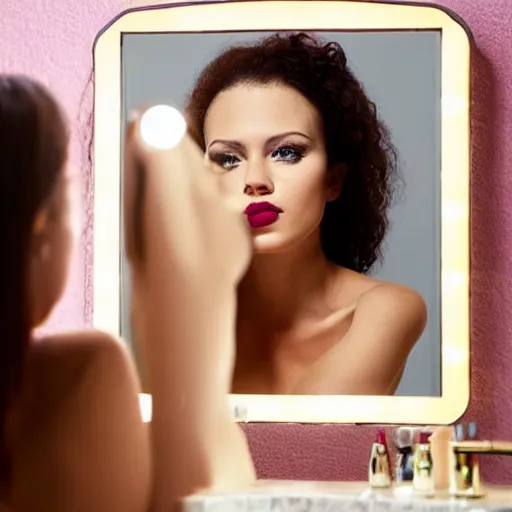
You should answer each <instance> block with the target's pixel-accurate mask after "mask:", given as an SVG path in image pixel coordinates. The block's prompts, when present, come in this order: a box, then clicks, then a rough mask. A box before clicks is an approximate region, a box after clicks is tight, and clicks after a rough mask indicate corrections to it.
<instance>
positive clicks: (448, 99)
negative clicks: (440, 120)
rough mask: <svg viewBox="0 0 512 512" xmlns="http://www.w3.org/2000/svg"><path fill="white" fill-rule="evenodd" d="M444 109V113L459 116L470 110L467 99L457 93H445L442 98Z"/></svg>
mask: <svg viewBox="0 0 512 512" xmlns="http://www.w3.org/2000/svg"><path fill="white" fill-rule="evenodd" d="M441 104H442V111H443V114H444V115H448V116H457V115H459V114H461V113H462V112H464V111H467V110H468V104H467V102H466V100H465V99H464V98H463V97H461V96H459V95H457V94H450V93H448V94H445V95H444V96H443V98H442V99H441Z"/></svg>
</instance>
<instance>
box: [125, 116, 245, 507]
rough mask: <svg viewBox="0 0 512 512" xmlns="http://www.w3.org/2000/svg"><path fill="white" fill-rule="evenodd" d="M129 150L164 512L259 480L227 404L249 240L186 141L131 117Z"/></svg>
mask: <svg viewBox="0 0 512 512" xmlns="http://www.w3.org/2000/svg"><path fill="white" fill-rule="evenodd" d="M126 147H127V153H126V157H125V161H126V164H125V189H124V190H125V192H124V193H125V195H124V201H125V226H126V228H125V229H126V237H125V239H126V248H127V255H128V259H129V262H130V266H131V271H132V279H133V295H132V297H133V299H132V300H133V304H132V321H133V323H132V325H133V329H134V331H135V338H136V340H137V342H138V343H139V344H140V349H141V350H140V351H141V355H142V357H143V359H144V364H145V368H146V372H147V383H148V387H149V392H150V393H151V394H152V396H153V417H152V422H151V425H150V432H151V442H152V458H153V477H154V510H157V511H160V510H162V511H164V510H169V507H171V506H172V505H173V504H175V503H176V501H177V500H178V499H179V498H181V497H183V496H186V495H188V494H191V493H194V492H196V491H200V490H202V489H207V488H218V489H229V488H233V487H236V486H238V485H247V484H249V483H251V482H252V480H253V478H254V470H253V466H252V462H251V459H250V455H249V451H248V448H247V445H246V442H245V439H244V436H243V434H242V432H241V430H240V429H239V428H238V426H237V425H236V424H235V423H233V421H232V417H231V414H230V411H229V409H228V401H227V400H228V393H229V389H230V383H231V376H232V369H233V364H234V356H235V354H234V350H235V340H234V336H235V314H236V293H235V290H236V286H237V283H238V280H239V278H240V277H241V275H242V273H243V271H244V270H245V268H246V266H247V265H248V262H249V257H250V239H249V234H248V233H247V228H246V226H245V224H244V222H243V219H242V217H241V215H240V214H239V213H235V212H233V211H231V210H230V209H229V208H227V207H226V205H225V202H224V201H223V198H222V197H221V195H220V192H219V189H218V187H217V183H216V181H215V177H214V176H213V174H210V173H209V172H208V171H207V170H206V168H205V167H204V163H203V155H202V154H201V152H200V151H199V149H198V148H197V147H196V146H195V145H194V143H193V142H192V141H191V140H190V139H189V138H188V137H187V136H186V137H185V138H184V139H183V140H182V142H181V143H180V144H179V145H178V146H177V147H176V148H174V149H172V150H168V151H157V150H151V149H150V148H149V147H147V146H146V145H145V144H144V143H143V142H142V140H141V139H140V135H139V129H138V122H137V121H134V122H132V124H131V125H130V126H129V127H128V129H127V144H126ZM137 166H138V167H137ZM138 172H140V174H139V175H138V174H137V173H138ZM140 177H142V180H143V183H141V181H140V180H139V178H140ZM141 185H143V186H142V189H141ZM141 190H143V193H142V194H140V192H141ZM137 194H139V195H137Z"/></svg>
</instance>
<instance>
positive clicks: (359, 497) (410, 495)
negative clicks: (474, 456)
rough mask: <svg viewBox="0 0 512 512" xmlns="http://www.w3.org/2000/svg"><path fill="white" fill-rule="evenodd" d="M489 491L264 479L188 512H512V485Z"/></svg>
mask: <svg viewBox="0 0 512 512" xmlns="http://www.w3.org/2000/svg"><path fill="white" fill-rule="evenodd" d="M485 489H486V496H485V497H483V498H480V499H460V498H457V499H456V498H451V497H450V496H449V495H448V494H447V493H438V494H437V495H436V496H435V497H433V498H423V497H420V496H418V495H417V494H415V493H414V492H413V491H412V489H411V488H410V487H409V486H407V487H396V488H393V489H386V490H371V489H370V488H369V487H368V484H367V483H366V482H306V481H284V480H276V481H269V480H260V481H258V483H257V484H256V485H255V486H254V487H251V488H249V489H240V490H237V491H235V492H229V493H222V492H205V493H201V494H196V495H194V496H191V497H189V498H187V499H186V500H185V502H184V507H183V512H391V511H398V512H445V511H446V512H458V511H468V512H469V511H471V512H485V511H487V510H490V511H493V512H497V511H500V512H501V511H511V512H512V487H499V486H486V488H485Z"/></svg>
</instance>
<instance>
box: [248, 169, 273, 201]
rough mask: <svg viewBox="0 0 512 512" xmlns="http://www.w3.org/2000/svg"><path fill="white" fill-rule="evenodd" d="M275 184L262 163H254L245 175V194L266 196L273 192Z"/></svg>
mask: <svg viewBox="0 0 512 512" xmlns="http://www.w3.org/2000/svg"><path fill="white" fill-rule="evenodd" d="M273 191H274V184H273V183H272V180H271V179H270V176H269V175H268V173H267V172H266V170H265V166H264V165H262V164H252V165H250V166H249V168H248V170H247V173H246V175H245V187H244V194H246V195H248V196H266V195H269V194H272V192H273Z"/></svg>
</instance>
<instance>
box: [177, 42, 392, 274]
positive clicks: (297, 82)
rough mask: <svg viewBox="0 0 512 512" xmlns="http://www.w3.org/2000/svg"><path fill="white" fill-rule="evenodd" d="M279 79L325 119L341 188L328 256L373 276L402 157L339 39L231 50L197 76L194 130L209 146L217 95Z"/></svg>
mask: <svg viewBox="0 0 512 512" xmlns="http://www.w3.org/2000/svg"><path fill="white" fill-rule="evenodd" d="M276 82H277V83H282V84H284V85H287V86H290V87H293V88H294V89H296V90H297V91H299V92H300V93H301V94H302V95H303V96H304V97H306V98H307V99H308V100H309V101H310V102H311V103H312V104H313V105H314V106H315V107H316V109H317V110H318V112H319V113H320V114H321V118H322V120H323V128H324V134H325V144H326V152H327V160H328V169H327V172H335V173H342V175H340V176H339V177H340V178H341V179H342V183H343V186H342V191H341V193H340V195H339V197H338V198H337V199H336V200H335V201H332V202H329V203H327V205H326V209H325V213H324V216H323V218H322V221H321V224H320V231H321V243H322V248H323V251H324V254H325V256H326V258H327V259H328V260H330V261H332V262H334V263H336V264H338V265H341V266H343V267H346V268H349V269H352V270H355V271H357V272H360V273H368V272H369V271H370V270H371V269H372V267H373V266H374V264H375V263H376V262H377V261H378V260H379V259H380V258H381V255H382V252H381V247H382V242H383V240H384V237H385V235H386V232H387V229H388V225H389V220H388V209H389V206H390V203H391V199H392V195H393V192H394V185H395V183H396V181H395V178H397V177H398V172H397V158H396V151H395V148H394V147H393V144H392V143H391V140H390V136H389V133H388V130H387V128H386V126H385V125H384V124H383V122H382V121H381V120H380V119H379V117H378V115H377V109H376V107H375V104H374V103H373V102H372V101H370V100H369V99H368V97H367V96H366V93H365V91H364V89H363V86H362V84H361V83H360V82H359V81H358V80H357V78H356V77H355V76H354V74H353V73H352V72H351V70H350V69H349V67H348V65H347V57H346V55H345V52H344V50H343V48H342V47H341V46H340V45H339V44H338V43H335V42H327V43H326V42H324V41H322V40H321V39H318V38H316V37H313V36H312V35H309V34H306V33H303V32H301V33H294V34H275V35H272V36H269V37H266V38H264V39H262V40H260V41H259V42H257V43H255V44H244V45H238V46H233V47H231V48H228V49H227V50H226V51H224V52H222V53H221V54H220V55H218V56H217V57H216V58H215V59H214V60H213V61H211V62H210V63H209V64H208V65H207V66H206V68H205V69H204V70H203V71H202V72H201V74H200V75H199V77H198V78H197V81H196V83H195V86H194V88H193V91H192V93H191V94H190V96H189V98H188V104H187V107H186V113H187V119H188V122H189V132H190V134H191V136H192V137H193V138H194V139H195V141H196V142H197V143H198V144H199V146H200V147H201V148H202V149H203V150H204V149H205V141H204V133H203V127H204V121H205V117H206V114H207V111H208V108H209V106H210V104H211V103H212V101H213V100H214V99H215V97H216V96H217V95H218V94H219V93H220V92H222V91H224V90H226V89H228V88H230V87H233V86H235V85H237V84H240V83H253V84H269V83H276Z"/></svg>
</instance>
